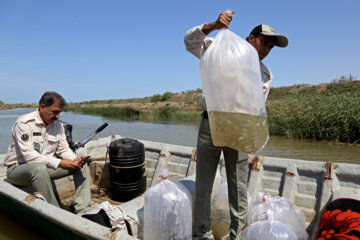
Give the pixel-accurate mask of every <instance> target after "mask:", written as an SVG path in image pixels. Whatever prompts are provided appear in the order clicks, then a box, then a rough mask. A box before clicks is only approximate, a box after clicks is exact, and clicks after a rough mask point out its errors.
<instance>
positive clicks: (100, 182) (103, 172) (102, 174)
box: [96, 148, 109, 193]
mask: <svg viewBox="0 0 360 240" xmlns="http://www.w3.org/2000/svg"><path fill="white" fill-rule="evenodd" d="M108 153H109V148H107V150H106V153H105V163H104V167H103V170H102V173H101V178H100V181H99V186H98V189H97V191H96V193H100V188H101V184H102V182H103V180H104V174H105V165H106V160H107V156H108Z"/></svg>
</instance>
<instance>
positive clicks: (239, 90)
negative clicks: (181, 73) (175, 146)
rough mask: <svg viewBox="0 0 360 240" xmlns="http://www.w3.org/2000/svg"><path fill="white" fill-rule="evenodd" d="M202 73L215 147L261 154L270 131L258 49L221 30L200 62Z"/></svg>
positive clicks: (228, 31)
mask: <svg viewBox="0 0 360 240" xmlns="http://www.w3.org/2000/svg"><path fill="white" fill-rule="evenodd" d="M200 73H201V78H202V86H203V91H204V94H205V98H206V105H207V111H208V113H209V121H210V130H211V136H212V139H213V143H214V145H215V146H228V147H231V148H234V149H236V150H239V151H242V152H247V153H256V152H257V151H259V150H261V149H262V148H263V147H264V146H265V145H266V143H267V141H268V139H269V131H268V124H267V118H266V109H265V102H264V94H263V87H262V80H261V72H260V62H259V56H258V53H257V51H256V50H255V48H254V47H253V46H251V45H250V44H249V43H248V42H247V41H246V40H244V39H242V38H240V37H239V36H237V35H236V34H234V33H233V32H231V31H230V30H228V29H221V30H220V31H219V33H218V34H217V36H216V37H215V39H214V41H213V42H212V43H211V45H210V46H209V48H208V49H207V50H206V52H205V53H204V55H203V56H202V58H201V61H200Z"/></svg>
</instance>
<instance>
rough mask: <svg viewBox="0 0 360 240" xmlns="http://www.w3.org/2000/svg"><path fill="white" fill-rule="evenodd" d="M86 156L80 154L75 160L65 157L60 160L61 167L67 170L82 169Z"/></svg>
mask: <svg viewBox="0 0 360 240" xmlns="http://www.w3.org/2000/svg"><path fill="white" fill-rule="evenodd" d="M84 158H85V156H79V157H77V158H75V159H74V160H70V159H63V160H61V161H60V163H59V167H60V168H63V169H67V170H76V169H81V168H82V167H83V166H84V165H85V164H86V161H83V159H84Z"/></svg>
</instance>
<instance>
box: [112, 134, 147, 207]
mask: <svg viewBox="0 0 360 240" xmlns="http://www.w3.org/2000/svg"><path fill="white" fill-rule="evenodd" d="M109 157H110V166H109V172H110V180H111V189H112V197H111V198H112V199H113V200H116V201H120V202H125V201H129V200H131V199H133V198H135V197H137V196H139V195H141V194H143V193H144V192H145V190H146V175H145V153H144V144H142V143H141V142H138V141H137V140H134V139H130V138H120V139H117V140H114V141H112V142H111V143H110V145H109Z"/></svg>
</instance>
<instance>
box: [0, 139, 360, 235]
mask: <svg viewBox="0 0 360 240" xmlns="http://www.w3.org/2000/svg"><path fill="white" fill-rule="evenodd" d="M119 138H121V136H119V135H112V136H108V137H105V138H99V139H97V140H92V141H89V142H88V143H87V145H86V146H84V148H80V149H78V151H77V154H80V155H90V156H91V157H92V161H91V162H90V163H89V167H90V171H91V176H92V203H93V206H94V207H96V206H98V205H99V204H100V203H102V202H105V201H108V202H109V203H110V204H112V205H116V206H120V207H121V209H122V210H123V211H124V213H126V214H125V215H126V217H127V218H128V219H130V220H131V221H129V222H128V224H127V225H126V227H124V228H108V227H105V226H102V225H100V224H98V223H95V222H92V221H90V220H88V219H86V218H83V217H81V216H79V215H76V214H73V213H71V212H70V211H68V210H67V209H64V208H58V207H55V206H53V205H51V204H49V203H47V202H46V201H44V200H43V199H41V197H40V196H39V195H37V194H33V193H32V192H31V191H29V190H27V189H20V188H19V187H16V186H13V185H12V184H10V183H8V182H7V181H6V167H5V166H3V164H1V165H2V167H1V168H0V207H1V208H2V209H3V210H5V211H7V212H9V213H10V214H12V215H14V216H16V217H18V218H19V219H21V220H22V221H24V222H26V223H27V224H29V225H31V226H33V227H34V228H37V229H39V230H40V231H44V232H45V234H49V235H50V236H52V238H54V239H109V240H110V239H111V240H115V239H143V225H144V223H143V213H144V194H142V195H140V196H138V197H136V198H134V199H132V200H130V201H127V202H117V201H114V200H112V199H111V198H110V197H109V196H107V195H106V191H99V189H107V188H109V186H110V178H109V176H108V175H109V174H108V172H107V171H108V170H107V169H108V168H107V166H108V164H109V160H108V155H107V151H108V146H109V144H110V143H111V142H112V141H114V140H116V139H119ZM138 141H140V142H142V143H143V144H144V146H145V166H146V185H147V188H149V187H150V186H151V185H153V184H154V183H156V182H157V181H158V180H159V176H160V169H161V168H162V167H164V166H167V168H168V169H169V176H170V177H169V178H170V179H172V180H175V181H179V182H181V183H182V184H184V185H185V186H186V188H187V189H188V190H189V191H190V193H191V194H192V196H194V189H195V181H194V180H195V168H196V149H195V148H193V147H186V146H178V145H172V144H166V143H160V142H152V141H145V140H138ZM4 158H5V154H2V155H0V163H2V162H3V160H4ZM103 169H104V171H103ZM224 181H226V176H225V165H224V160H223V156H222V157H221V159H220V162H219V165H218V170H217V173H216V179H215V183H214V187H213V194H214V193H216V192H217V190H218V189H219V187H220V185H221V183H223V182H224ZM54 184H55V187H56V188H55V190H56V192H57V194H58V195H59V198H60V200H61V203H62V204H64V205H66V204H67V203H68V202H70V201H71V200H72V197H73V194H74V191H75V189H74V186H73V183H72V179H71V178H69V177H68V178H63V179H59V180H56V181H54ZM248 191H249V193H250V194H251V195H253V196H255V195H256V194H257V193H258V192H265V193H270V194H271V195H275V196H282V197H285V198H287V199H288V200H289V201H290V203H291V204H292V205H293V206H296V207H297V208H299V209H301V210H302V211H303V213H304V216H305V226H306V230H307V232H308V234H309V237H310V239H314V238H315V235H316V232H317V226H319V219H320V216H321V210H322V209H323V208H324V206H325V205H326V204H327V203H328V202H330V201H332V200H334V199H336V198H340V197H349V198H359V196H360V165H357V164H346V163H331V162H315V161H306V160H297V159H286V158H276V157H268V156H257V155H249V176H248ZM193 201H194V198H193ZM212 211H213V210H212ZM221 221H222V220H221V219H219V222H221ZM124 226H125V225H124ZM222 237H223V235H222V236H218V239H221V238H222Z"/></svg>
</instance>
